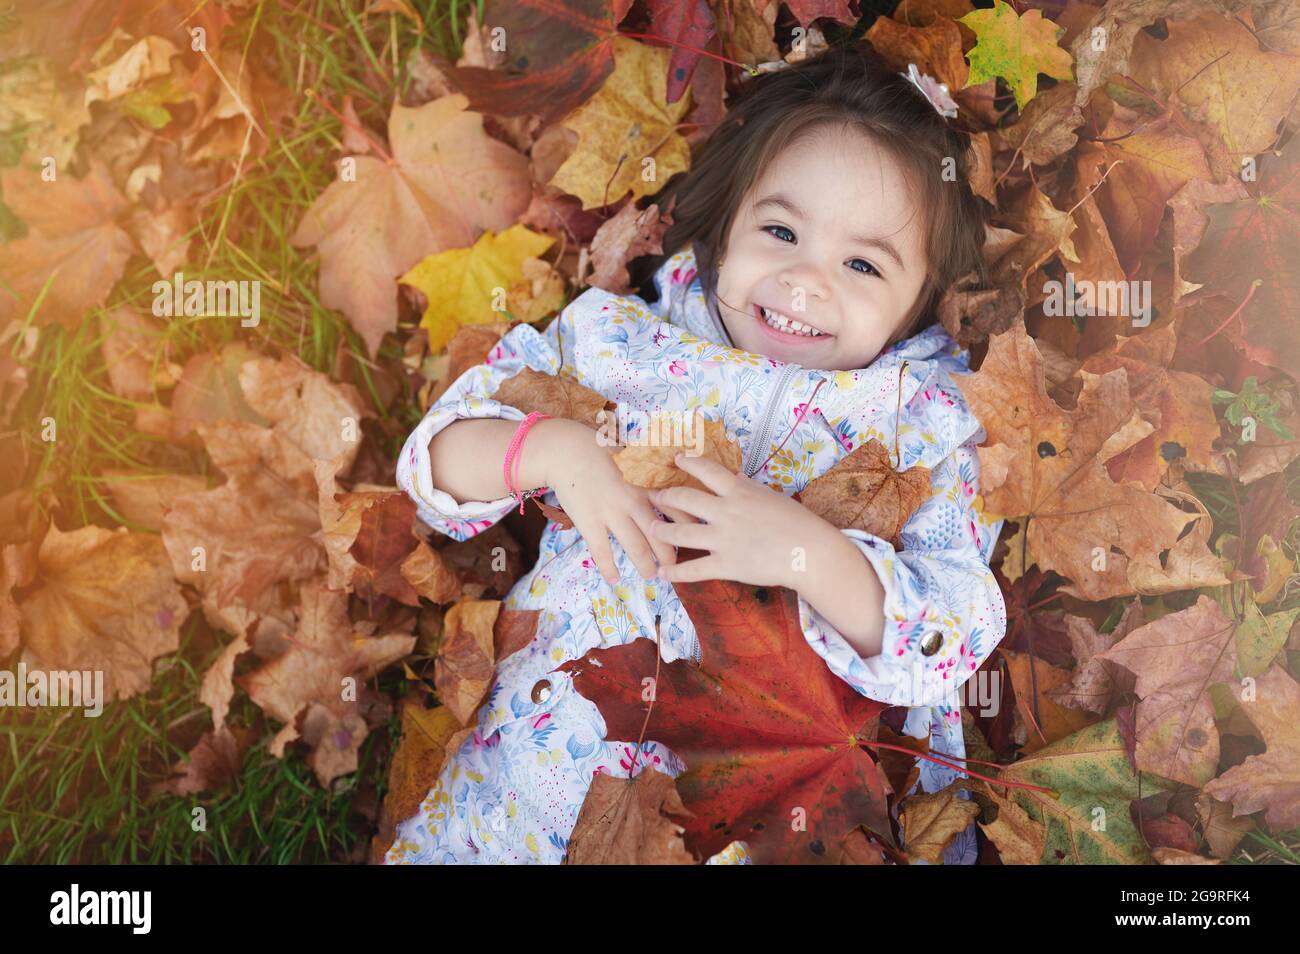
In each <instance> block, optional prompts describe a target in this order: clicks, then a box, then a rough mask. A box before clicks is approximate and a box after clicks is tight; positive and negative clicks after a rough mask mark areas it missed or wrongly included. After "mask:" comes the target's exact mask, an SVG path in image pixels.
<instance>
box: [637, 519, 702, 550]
mask: <svg viewBox="0 0 1300 954" xmlns="http://www.w3.org/2000/svg"><path fill="white" fill-rule="evenodd" d="M713 530H714V528H713V527H711V526H709V525H708V524H705V523H664V522H663V521H660V522H659V523H656V524H655V525H654V527H653V528H652V531H653V533H654V535H655V536H656V537H658V538H659V539H660V540H666V541H668V542H669V543H671V544H672V545H673V546H677V547H690V548H691V549H692V550H707V549H709V543H710V541H711V540H712V539H713Z"/></svg>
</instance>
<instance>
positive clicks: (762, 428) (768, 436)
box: [744, 364, 800, 477]
mask: <svg viewBox="0 0 1300 954" xmlns="http://www.w3.org/2000/svg"><path fill="white" fill-rule="evenodd" d="M799 371H800V367H799V365H797V364H787V365H786V366H785V370H784V371H782V372H781V378H780V380H779V381H778V382H777V385H776V387H775V388H773V389H772V396H771V397H770V398H768V401H767V408H766V409H765V410H764V411H763V416H762V418H760V421H759V426H758V430H757V431H756V432H755V433H754V439H753V440H752V441H751V442H750V445H749V453H748V454H746V455H745V465H744V469H745V476H747V477H753V476H754V474H755V473H757V471H758V468H759V467H760V466H761V465H762V463H763V461H764V460H765V459H766V457H767V448H768V445H769V444H771V443H772V425H773V424H775V423H776V420H775V419H776V412H777V408H778V404H779V403H780V401H781V397H782V395H784V394H785V391H786V388H788V387H789V386H790V380H791V379H792V378H793V377H794V376H795V375H796V374H797V373H798V372H799Z"/></svg>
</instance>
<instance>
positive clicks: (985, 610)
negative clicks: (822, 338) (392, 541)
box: [385, 249, 1006, 864]
mask: <svg viewBox="0 0 1300 954" xmlns="http://www.w3.org/2000/svg"><path fill="white" fill-rule="evenodd" d="M655 284H656V286H657V288H658V290H659V299H658V301H657V302H655V303H654V304H653V305H647V304H646V303H645V302H644V301H642V300H641V299H640V298H638V297H634V296H618V295H613V294H609V293H607V292H604V291H601V290H599V289H590V290H588V291H586V292H585V293H584V294H582V295H581V296H579V297H578V298H577V299H576V300H575V301H573V302H572V303H571V304H569V305H568V306H567V307H566V308H565V309H564V310H563V311H562V312H561V313H560V315H559V316H558V317H557V318H555V319H554V320H553V321H552V322H551V324H550V325H549V326H548V327H547V329H546V331H545V332H544V333H539V332H538V331H537V330H536V329H534V328H533V327H532V326H531V325H528V324H521V325H518V326H516V327H515V328H514V329H512V330H511V331H510V333H509V334H507V335H506V336H505V337H503V338H502V339H501V341H500V342H499V343H498V344H497V345H496V346H495V347H494V348H493V350H492V352H491V353H490V354H489V356H488V359H487V361H486V362H485V363H484V364H482V365H479V366H477V367H474V368H471V369H469V370H468V371H466V372H465V373H464V374H463V375H461V377H460V378H459V379H457V380H456V381H455V382H454V384H452V386H451V387H450V388H449V389H448V390H447V392H446V393H445V394H444V395H443V396H442V397H441V398H440V399H439V400H438V401H437V402H436V403H435V404H434V405H433V406H432V407H431V408H430V409H429V411H428V414H427V415H426V416H425V418H424V419H423V421H422V422H421V423H420V424H419V426H417V427H416V429H415V431H414V432H413V433H412V434H411V436H410V438H409V439H408V440H407V442H406V446H405V447H404V448H403V451H402V455H401V457H400V458H399V461H398V468H397V480H398V484H399V485H400V486H401V487H402V489H404V490H405V491H406V492H407V493H408V494H410V496H411V497H412V499H413V500H414V501H415V503H416V504H417V507H418V511H419V515H420V517H421V519H423V520H424V521H425V522H426V523H427V524H428V525H429V526H430V527H432V528H433V529H435V530H437V531H439V532H441V533H444V534H447V535H448V536H450V537H452V538H454V539H456V540H465V539H468V538H469V537H472V536H474V535H475V534H477V533H480V532H482V531H483V530H485V529H487V528H488V527H490V526H492V525H493V524H494V523H496V522H497V521H498V520H500V519H501V518H502V517H504V516H505V514H506V513H508V512H509V511H510V510H511V509H512V508H515V507H517V506H518V503H517V501H515V500H513V499H512V498H510V497H502V498H500V499H498V500H487V501H475V502H466V503H462V504H458V503H457V502H456V501H455V499H454V498H452V497H451V496H450V495H449V494H447V493H445V492H444V491H441V490H439V489H438V488H437V487H434V486H433V485H432V483H431V477H430V469H429V458H428V446H429V440H430V438H432V437H433V435H434V434H436V433H438V431H440V430H441V429H442V428H444V427H446V426H447V425H448V424H450V423H452V422H453V421H456V420H460V419H463V418H504V419H508V420H522V419H523V417H524V413H523V412H522V411H520V410H519V409H517V408H514V407H510V406H507V405H503V404H500V403H498V402H497V401H494V400H492V398H491V397H490V395H492V394H493V393H494V392H495V391H496V389H497V387H498V386H499V385H500V384H501V382H502V381H504V380H505V379H506V378H509V377H511V376H513V375H515V374H516V373H518V372H519V371H520V370H521V369H523V368H525V367H528V368H532V369H534V370H537V371H543V372H546V373H549V374H560V375H564V376H566V377H569V378H572V379H574V380H576V381H578V382H579V383H581V384H583V385H585V386H587V387H589V388H592V389H594V390H596V391H599V392H600V393H601V394H603V395H605V396H606V397H607V398H609V399H610V400H612V401H616V402H624V404H625V405H626V406H628V407H631V408H635V409H639V410H641V411H651V410H661V409H671V410H677V411H684V410H689V409H692V408H699V409H700V411H701V412H702V413H703V415H704V416H706V417H708V418H711V419H716V420H720V421H722V422H723V423H724V425H725V427H726V429H727V432H728V435H729V436H730V437H731V438H732V439H733V440H734V441H736V443H737V444H738V445H739V446H740V448H741V449H742V451H743V452H744V469H745V473H747V474H748V475H750V476H752V477H755V478H756V479H759V480H762V481H764V482H766V483H768V484H769V485H773V486H775V487H778V488H780V489H781V490H782V491H783V492H785V493H787V494H792V493H794V492H795V491H798V490H800V489H801V488H803V487H804V486H805V485H806V484H807V483H808V482H809V481H810V480H812V479H813V478H814V477H817V476H819V475H821V474H823V473H825V472H826V471H827V470H829V469H830V467H831V466H832V465H833V464H835V462H836V461H838V460H840V459H841V458H843V457H844V456H845V455H847V454H848V453H850V452H851V451H852V450H853V449H854V448H856V447H858V446H860V445H861V444H862V443H863V442H864V441H867V440H870V439H871V438H875V439H877V440H879V441H880V442H881V443H882V444H884V445H885V447H886V448H888V449H889V450H890V453H891V454H893V452H894V446H895V438H897V442H898V444H897V446H898V449H899V454H900V456H901V461H900V460H896V461H895V466H896V468H897V469H898V470H904V469H906V468H908V467H912V466H913V465H917V464H920V465H923V466H925V467H928V468H930V469H931V471H932V473H931V483H932V487H933V493H932V496H931V497H930V498H929V499H928V500H927V501H926V502H925V503H923V504H922V506H921V507H920V508H919V509H918V510H917V511H916V512H915V513H914V514H913V515H912V517H911V518H910V520H909V521H908V523H907V524H906V526H905V527H904V529H903V531H902V534H901V537H900V540H901V542H902V544H903V548H902V549H900V550H896V549H895V548H894V547H893V546H891V545H890V543H889V542H887V541H886V540H884V539H881V538H880V537H877V536H874V535H872V534H870V533H865V532H863V531H860V530H844V531H842V532H844V533H845V534H847V535H848V536H849V537H850V538H851V539H852V540H853V541H854V543H855V544H856V546H857V547H858V549H859V550H860V551H861V553H862V556H863V559H865V560H867V561H868V562H869V563H870V564H871V566H872V567H873V568H874V569H875V571H876V573H877V574H878V575H879V576H880V580H881V582H882V584H883V586H884V590H885V603H884V615H885V624H886V625H885V630H884V643H883V647H882V651H881V653H880V655H878V656H874V657H871V658H867V659H864V658H862V657H861V656H859V655H858V654H857V652H856V651H855V650H854V649H853V648H852V647H850V645H849V644H848V643H847V642H846V641H845V640H844V639H843V637H841V636H840V634H839V633H837V632H836V631H835V630H834V629H833V628H832V627H831V626H830V625H829V623H827V622H826V620H824V619H823V618H822V617H821V616H820V615H819V614H818V613H817V612H816V611H815V610H814V609H813V608H812V606H811V605H809V604H808V602H807V601H806V600H804V599H803V598H802V597H800V599H799V617H800V622H801V624H802V627H803V632H804V635H805V636H806V637H807V640H808V643H809V645H810V646H811V647H812V648H813V649H814V650H815V651H816V652H817V653H818V654H819V655H820V656H821V657H822V658H823V659H824V660H825V661H826V665H827V666H829V667H830V669H831V671H832V672H834V673H835V674H836V675H837V676H838V677H840V678H841V679H843V680H844V681H845V682H847V683H848V684H849V685H851V686H852V687H853V688H854V689H856V690H857V691H858V692H861V693H862V694H863V695H866V696H869V697H870V698H873V699H877V700H879V701H881V702H885V703H887V704H890V705H898V706H907V707H909V712H908V716H907V720H906V722H905V723H904V731H905V732H907V733H908V734H909V735H912V736H914V737H916V738H924V737H925V736H926V735H927V734H928V735H929V736H930V744H931V751H932V752H934V753H950V754H951V755H955V756H958V757H959V759H960V757H961V756H964V755H965V746H964V742H963V738H962V725H961V712H960V704H959V702H960V695H961V694H960V693H958V691H957V690H958V688H959V687H961V686H962V685H963V683H964V682H965V681H966V680H967V679H968V678H969V677H970V676H971V674H973V673H974V672H975V671H976V669H977V668H978V667H979V666H980V664H981V663H982V662H983V661H984V659H985V658H986V657H987V656H988V654H989V653H990V652H992V650H993V648H994V646H996V645H997V643H998V641H999V640H1000V639H1001V638H1002V636H1003V635H1004V633H1005V631H1006V609H1005V606H1004V603H1003V599H1002V594H1001V592H1000V590H999V588H998V585H997V583H996V582H995V580H994V577H993V574H992V572H991V571H990V570H989V566H988V561H989V557H990V555H991V554H992V550H993V546H994V544H995V543H996V541H997V537H998V533H999V531H1000V530H1001V528H1002V520H1001V519H1000V518H996V517H994V516H993V515H986V514H985V513H984V510H983V502H982V499H981V497H980V495H979V492H978V487H979V459H978V457H977V455H976V453H975V447H976V445H977V444H979V443H980V441H982V440H983V439H984V432H983V429H982V427H981V426H980V424H979V422H978V421H977V420H976V418H975V417H974V416H973V415H972V413H971V411H970V410H969V408H968V407H967V404H966V402H965V400H964V399H963V397H962V394H961V391H960V390H959V379H958V378H954V374H960V373H963V372H969V364H968V358H967V355H966V353H965V352H964V351H963V350H961V349H960V348H959V347H958V346H957V344H956V343H955V342H954V341H953V340H952V338H951V337H950V336H949V335H948V334H947V333H946V332H945V331H944V330H943V329H942V328H941V327H939V326H937V325H936V326H931V327H929V328H927V329H925V330H923V331H922V332H920V333H918V334H917V335H915V336H913V337H911V338H908V339H906V340H904V341H900V342H898V343H896V344H895V345H893V346H892V347H890V348H889V349H888V350H886V351H884V352H882V353H881V354H880V355H879V356H878V357H877V358H876V360H875V361H874V362H873V363H872V364H871V366H870V367H868V368H865V369H862V370H857V371H829V372H828V371H819V370H815V369H812V368H804V367H800V366H798V365H794V364H786V363H783V362H781V361H778V360H776V359H772V358H768V357H765V356H763V355H759V354H753V353H750V352H746V351H741V350H737V349H735V348H732V347H730V346H729V343H728V342H729V339H728V337H727V334H726V331H725V329H724V326H723V325H722V324H721V322H720V321H719V320H718V317H717V312H716V310H715V307H714V306H713V305H712V304H711V303H709V302H706V301H705V296H704V294H703V291H702V287H701V282H700V277H699V275H698V274H697V273H696V267H695V259H694V255H693V252H692V251H691V250H689V249H688V250H684V251H681V252H678V253H677V254H675V255H672V256H670V257H669V258H668V259H666V260H665V261H664V263H663V265H662V266H661V267H660V269H659V271H658V272H657V274H656V276H655ZM819 383H821V384H822V387H821V388H820V390H818V391H817V394H816V398H815V400H813V401H812V407H811V410H810V411H807V412H805V414H804V416H803V418H802V420H797V418H798V416H799V413H800V411H801V410H803V409H804V406H805V404H807V403H808V402H809V400H810V397H811V396H812V395H813V392H814V389H815V388H817V385H818V384H819ZM900 389H901V399H900ZM900 407H901V411H900ZM593 426H594V425H593ZM896 431H897V433H896ZM782 441H784V446H781V447H780V450H778V449H777V448H778V446H780V445H781V444H782ZM524 446H525V451H524V452H526V448H527V444H526V443H525V445H524ZM769 457H770V460H767V462H766V464H764V460H765V459H766V458H769ZM760 468H761V469H760ZM543 499H545V500H546V502H547V503H550V504H554V505H558V501H557V500H556V499H555V497H554V494H552V493H548V494H547V495H546V496H545V497H544V498H543ZM610 544H611V547H612V549H613V552H614V555H615V559H616V562H617V565H618V569H619V572H620V576H621V579H620V581H619V582H618V584H616V585H614V586H611V585H609V584H608V583H606V582H605V580H604V579H603V578H602V576H601V574H600V572H599V570H597V568H596V567H595V565H594V564H593V562H592V561H591V559H590V553H589V551H588V549H587V546H586V544H585V542H583V541H582V540H581V539H580V537H579V535H578V533H577V531H576V530H574V529H569V530H562V529H560V528H559V526H558V525H557V524H555V523H553V522H552V523H549V524H548V525H547V526H546V529H545V532H544V534H543V537H542V540H541V555H540V558H539V560H538V563H537V566H536V567H534V568H533V569H532V571H531V572H529V573H528V574H526V575H525V576H524V577H522V578H521V579H520V580H519V581H518V582H517V583H516V584H515V586H514V587H513V589H512V590H511V592H510V594H509V595H508V597H507V599H506V601H505V605H506V607H507V608H511V609H537V610H540V611H541V613H540V616H539V622H538V627H537V635H536V637H535V638H534V639H533V641H532V643H531V644H530V645H528V646H527V647H525V648H524V649H521V650H519V651H518V652H516V653H514V654H512V655H511V656H508V657H506V658H505V659H504V660H502V661H501V663H500V664H499V665H498V667H497V674H496V680H495V682H494V684H493V685H492V687H491V689H490V691H489V695H488V697H487V700H486V701H485V703H484V704H483V705H482V706H481V707H480V709H479V712H478V723H477V727H476V731H475V732H474V733H473V734H472V735H471V736H470V737H469V738H467V739H466V740H465V742H464V744H463V745H462V746H461V748H460V750H459V751H457V752H454V753H448V758H447V761H446V763H445V764H444V766H443V768H442V772H441V775H440V776H439V778H438V780H437V782H436V784H435V785H434V787H433V788H432V789H431V790H430V791H429V793H428V795H427V796H426V798H425V799H424V801H423V803H422V804H421V806H420V808H419V811H418V813H417V814H416V815H414V816H413V817H411V818H409V819H407V820H405V821H404V822H403V823H401V824H400V825H399V826H398V829H397V835H396V837H395V839H394V841H393V843H392V845H391V847H390V848H389V849H388V851H387V853H386V856H385V862H386V863H455V862H489V863H493V862H497V863H522V862H539V863H556V862H559V861H561V860H562V859H563V857H564V853H565V849H566V843H567V839H568V838H569V835H570V834H571V832H572V830H573V826H574V824H575V822H576V821H577V817H578V812H579V810H580V809H581V807H582V803H583V799H584V798H585V796H586V792H587V788H588V786H589V785H590V780H591V778H592V776H593V775H594V774H595V773H597V772H605V773H608V774H611V775H615V776H621V777H626V776H627V774H628V770H629V768H630V766H631V764H632V759H631V755H632V754H633V752H634V749H635V745H636V743H635V742H634V741H627V742H625V741H605V739H604V737H605V724H604V720H603V718H602V717H601V716H600V713H599V711H598V710H597V708H596V706H595V705H594V704H593V703H591V702H590V701H589V700H587V699H585V698H583V697H582V696H581V695H579V694H578V693H577V692H576V691H574V690H573V689H572V688H571V683H570V679H569V677H566V676H565V675H564V674H562V673H557V672H555V671H554V670H555V668H556V667H557V666H559V665H560V664H561V663H564V662H566V661H568V660H571V659H576V658H579V657H581V656H582V655H584V654H585V653H586V652H587V651H588V650H590V649H593V648H596V647H603V646H614V645H620V644H623V643H626V642H628V641H630V640H633V639H639V638H648V639H654V638H655V617H656V616H658V617H660V619H661V623H660V636H661V639H662V643H663V645H662V656H663V659H664V661H665V662H672V661H673V660H675V659H679V658H695V659H698V658H699V644H698V640H697V639H696V636H695V630H694V627H693V626H692V624H691V620H690V618H689V617H688V616H687V615H686V613H685V611H684V610H683V607H682V604H681V601H680V600H678V599H677V597H676V594H675V593H674V592H673V588H672V585H671V584H670V583H667V582H664V581H658V580H649V581H647V580H644V579H643V578H642V577H641V576H640V574H638V573H637V571H636V569H635V568H634V567H633V566H632V563H631V561H630V560H629V559H628V558H627V555H626V554H625V553H624V552H623V551H622V548H621V547H620V546H619V544H618V541H617V540H616V539H614V538H613V537H611V539H610ZM642 753H643V755H642V758H641V760H640V761H641V763H642V764H647V763H648V764H650V765H653V766H655V767H656V768H659V769H660V770H662V771H665V772H668V773H669V774H671V775H674V776H676V775H678V774H680V773H681V772H682V771H684V770H685V765H684V763H682V761H681V760H680V759H679V758H677V756H676V755H674V754H673V753H672V752H671V751H670V750H669V749H668V748H667V747H666V746H663V745H660V744H659V743H656V742H654V741H648V742H645V743H643V745H642ZM959 759H958V761H959ZM950 761H951V760H950ZM919 767H920V777H919V779H918V784H919V785H920V786H921V788H922V789H923V790H924V791H927V792H930V791H935V790H937V789H939V788H942V787H944V786H945V785H946V784H948V783H949V782H951V781H952V780H953V779H954V778H956V777H958V776H959V775H960V774H962V773H960V772H958V771H957V770H955V769H951V768H947V767H945V766H942V765H938V764H937V763H934V762H931V761H929V760H924V759H922V760H919ZM913 790H915V788H914V789H913ZM962 794H963V795H965V793H964V792H963V793H962ZM905 842H906V832H904V843H905ZM974 846H975V842H974V830H973V826H972V827H970V828H968V829H967V830H966V832H964V833H963V835H962V836H961V837H959V839H958V841H957V842H956V843H955V844H953V845H952V846H950V847H949V849H948V852H947V853H946V856H945V860H946V861H948V862H949V863H954V862H955V863H972V862H973V860H974ZM708 862H709V863H713V864H718V863H747V862H748V854H747V846H746V845H745V843H744V842H739V841H738V842H733V843H732V844H731V845H730V846H729V847H728V848H727V849H726V850H724V851H723V852H721V853H719V854H718V855H715V856H713V857H712V858H710V859H708Z"/></svg>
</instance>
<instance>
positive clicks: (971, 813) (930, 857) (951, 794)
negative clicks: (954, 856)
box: [898, 782, 980, 865]
mask: <svg viewBox="0 0 1300 954" xmlns="http://www.w3.org/2000/svg"><path fill="white" fill-rule="evenodd" d="M898 813H899V822H900V824H901V826H902V828H903V845H904V847H905V849H906V850H907V853H908V855H910V856H912V857H915V858H920V859H922V860H924V861H927V862H929V863H930V864H932V865H939V864H943V852H944V849H945V848H947V847H948V846H949V845H951V844H952V843H953V841H955V840H956V838H957V836H958V835H960V834H961V833H962V832H963V831H965V830H966V827H967V826H968V825H969V824H970V823H971V819H973V818H975V816H977V815H978V814H979V813H980V807H979V806H978V805H977V804H975V802H974V801H973V800H970V799H965V798H958V797H957V783H956V782H954V783H953V784H952V785H949V786H948V787H947V788H944V789H942V790H940V791H937V792H933V793H930V794H926V793H922V792H918V793H917V794H915V795H911V796H909V797H907V798H905V799H903V801H902V803H901V804H900V807H899V809H898Z"/></svg>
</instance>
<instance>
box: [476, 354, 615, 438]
mask: <svg viewBox="0 0 1300 954" xmlns="http://www.w3.org/2000/svg"><path fill="white" fill-rule="evenodd" d="M492 399H493V400H495V401H500V402H501V403H502V404H506V405H509V406H510V407H514V408H518V409H519V410H521V411H523V412H524V413H525V414H531V413H532V412H533V411H540V412H541V413H542V414H549V415H550V416H551V417H564V418H568V419H569V420H571V421H578V422H579V423H582V424H586V425H587V426H588V427H595V425H596V423H597V419H596V415H597V414H599V413H600V412H601V411H602V410H604V409H605V406H606V405H607V404H608V403H609V401H608V399H606V397H605V396H604V395H603V394H600V393H598V392H596V391H593V390H592V389H591V388H588V387H584V386H583V385H581V384H579V383H578V382H577V381H574V380H572V379H570V378H564V377H560V376H559V375H556V374H546V373H544V372H542V371H534V370H533V369H532V368H524V370H522V371H520V372H519V373H518V374H516V375H515V376H514V377H511V378H506V380H504V381H502V382H501V385H500V387H498V388H497V389H496V393H494V394H493V395H492Z"/></svg>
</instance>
